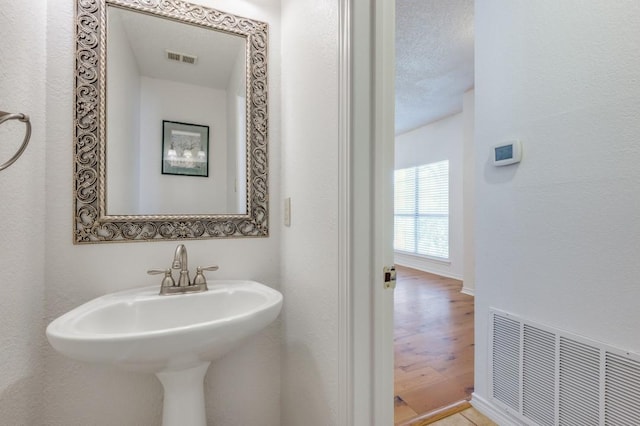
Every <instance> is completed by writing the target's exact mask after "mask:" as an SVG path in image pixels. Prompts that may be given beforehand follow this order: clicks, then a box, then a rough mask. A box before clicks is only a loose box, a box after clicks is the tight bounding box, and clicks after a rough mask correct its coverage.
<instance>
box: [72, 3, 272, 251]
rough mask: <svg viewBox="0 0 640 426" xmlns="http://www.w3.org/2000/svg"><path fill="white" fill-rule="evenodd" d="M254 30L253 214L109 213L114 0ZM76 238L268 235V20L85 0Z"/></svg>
mask: <svg viewBox="0 0 640 426" xmlns="http://www.w3.org/2000/svg"><path fill="white" fill-rule="evenodd" d="M107 5H113V6H117V7H121V8H125V9H129V10H134V11H138V12H142V13H147V14H151V15H156V16H159V17H163V18H167V19H172V20H175V21H178V22H182V23H185V24H190V25H196V26H200V27H204V28H209V29H211V30H215V31H222V32H227V33H231V34H234V35H239V36H242V37H246V40H247V43H246V45H247V49H246V55H247V61H246V64H247V72H246V75H247V82H246V83H247V84H246V87H247V94H246V95H247V96H246V100H247V103H246V117H247V122H246V134H247V143H246V145H247V156H246V158H247V210H246V212H247V214H197V215H135V216H133V215H132V216H116V215H111V216H109V215H107V210H106V201H105V200H106V196H105V192H106V189H105V188H106V171H105V170H106V135H105V128H106V112H105V111H106V105H105V103H106V95H105V86H106V84H105V70H106V61H107V58H106V31H107V30H106V6H107ZM76 7H77V9H76V74H75V98H76V99H75V100H76V105H75V135H74V137H75V139H74V144H75V150H74V204H75V205H74V243H76V244H82V243H99V242H124V241H163V240H177V239H204V238H236V237H266V236H268V215H269V211H268V164H267V131H268V111H267V107H268V104H267V41H268V26H267V24H266V23H264V22H259V21H255V20H251V19H247V18H243V17H239V16H235V15H231V14H228V13H225V12H221V11H218V10H215V9H211V8H207V7H204V6H199V5H195V4H191V3H186V2H184V1H181V0H77V1H76Z"/></svg>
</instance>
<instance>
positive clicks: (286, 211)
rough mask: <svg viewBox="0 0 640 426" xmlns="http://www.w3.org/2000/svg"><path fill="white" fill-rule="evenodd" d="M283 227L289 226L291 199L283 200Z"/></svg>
mask: <svg viewBox="0 0 640 426" xmlns="http://www.w3.org/2000/svg"><path fill="white" fill-rule="evenodd" d="M284 226H291V198H290V197H287V198H285V199H284Z"/></svg>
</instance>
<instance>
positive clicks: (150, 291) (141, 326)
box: [47, 281, 282, 426]
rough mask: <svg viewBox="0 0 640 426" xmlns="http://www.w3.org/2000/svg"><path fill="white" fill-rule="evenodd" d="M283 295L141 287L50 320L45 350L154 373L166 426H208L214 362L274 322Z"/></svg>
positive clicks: (246, 289)
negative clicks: (166, 292)
mask: <svg viewBox="0 0 640 426" xmlns="http://www.w3.org/2000/svg"><path fill="white" fill-rule="evenodd" d="M281 307H282V294H280V293H279V292H278V291H276V290H274V289H272V288H269V287H267V286H265V285H263V284H260V283H257V282H254V281H210V282H209V291H206V292H203V293H193V294H180V295H171V296H159V295H158V287H157V286H153V287H144V288H139V289H133V290H127V291H122V292H118V293H112V294H108V295H106V296H102V297H98V298H96V299H94V300H91V301H90V302H87V303H85V304H84V305H81V306H79V307H77V308H75V309H73V310H71V311H69V312H67V313H66V314H64V315H62V316H61V317H59V318H57V319H56V320H54V321H53V322H52V323H51V324H49V326H48V327H47V338H48V339H49V343H51V345H52V346H53V347H54V348H55V349H56V350H57V351H58V352H60V353H61V354H63V355H65V356H67V357H69V358H72V359H76V360H79V361H88V362H97V363H104V364H111V365H114V366H117V367H120V368H123V369H126V370H133V371H140V372H148V373H154V374H156V376H157V377H158V379H160V382H161V383H162V385H163V387H164V408H163V425H164V426H178V425H180V426H205V425H206V415H205V406H204V387H203V381H204V376H205V374H206V372H207V368H208V367H209V364H210V363H211V361H213V360H215V359H217V358H219V357H221V356H222V355H224V354H226V353H227V352H229V351H230V350H232V349H233V348H235V347H236V346H237V345H238V344H239V343H240V342H242V341H243V340H244V339H245V338H247V337H248V336H251V335H252V334H255V333H257V332H258V331H259V330H261V329H263V328H264V327H266V326H267V325H268V324H269V323H271V322H272V321H273V320H274V319H275V318H276V317H277V316H278V314H279V312H280V308H281Z"/></svg>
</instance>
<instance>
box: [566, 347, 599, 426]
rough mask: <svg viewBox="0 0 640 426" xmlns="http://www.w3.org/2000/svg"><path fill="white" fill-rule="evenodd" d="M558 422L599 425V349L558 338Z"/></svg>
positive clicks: (574, 424) (578, 425)
mask: <svg viewBox="0 0 640 426" xmlns="http://www.w3.org/2000/svg"><path fill="white" fill-rule="evenodd" d="M559 373H560V392H559V399H560V401H559V402H560V404H559V408H560V422H561V423H562V424H563V425H565V424H566V425H571V426H584V425H597V424H599V418H600V415H599V411H600V402H599V400H600V385H599V383H600V350H599V349H598V348H595V347H593V346H590V345H587V344H584V343H580V342H576V341H573V340H571V339H567V338H564V337H561V338H560V369H559Z"/></svg>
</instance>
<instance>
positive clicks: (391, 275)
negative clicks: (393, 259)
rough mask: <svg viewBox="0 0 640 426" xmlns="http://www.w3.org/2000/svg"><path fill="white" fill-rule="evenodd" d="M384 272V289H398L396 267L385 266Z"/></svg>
mask: <svg viewBox="0 0 640 426" xmlns="http://www.w3.org/2000/svg"><path fill="white" fill-rule="evenodd" d="M383 272H384V288H385V289H388V288H390V289H394V288H396V266H395V265H392V266H385V267H384V269H383Z"/></svg>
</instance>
